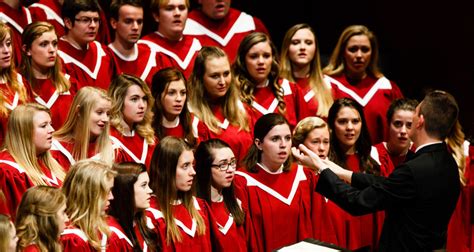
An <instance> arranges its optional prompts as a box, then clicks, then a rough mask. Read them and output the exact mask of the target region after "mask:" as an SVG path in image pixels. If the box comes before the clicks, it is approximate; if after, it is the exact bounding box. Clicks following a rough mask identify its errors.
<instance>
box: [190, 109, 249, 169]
mask: <svg viewBox="0 0 474 252" xmlns="http://www.w3.org/2000/svg"><path fill="white" fill-rule="evenodd" d="M246 111H247V113H246V115H247V118H248V119H247V120H248V122H249V124H252V123H251V122H252V121H253V119H252V118H251V113H252V112H251V110H250V108H248V106H246ZM212 112H213V113H214V116H215V117H216V118H217V119H218V120H219V121H220V122H221V123H223V122H224V120H226V118H225V117H224V115H223V111H222V107H218V106H216V107H213V108H212ZM249 126H250V129H249V131H248V132H247V131H245V130H239V125H232V124H230V123H229V125H228V126H227V128H225V129H224V128H222V127H221V128H220V130H221V132H220V133H215V132H212V131H211V130H209V128H208V127H207V126H206V125H205V124H204V122H203V121H199V124H198V135H199V141H206V140H209V139H211V138H218V139H221V140H222V141H224V142H226V143H227V144H229V146H230V148H231V149H232V151H233V152H234V155H235V157H236V158H237V160H238V161H239V162H240V161H242V160H243V159H244V157H245V155H247V153H248V150H249V149H250V146H252V144H253V134H252V132H253V125H249Z"/></svg>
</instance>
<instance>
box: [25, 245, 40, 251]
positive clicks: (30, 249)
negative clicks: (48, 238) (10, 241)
mask: <svg viewBox="0 0 474 252" xmlns="http://www.w3.org/2000/svg"><path fill="white" fill-rule="evenodd" d="M21 252H41V250H40V248H39V247H38V245H36V244H30V245H28V246H27V247H26V248H24V249H22V250H21Z"/></svg>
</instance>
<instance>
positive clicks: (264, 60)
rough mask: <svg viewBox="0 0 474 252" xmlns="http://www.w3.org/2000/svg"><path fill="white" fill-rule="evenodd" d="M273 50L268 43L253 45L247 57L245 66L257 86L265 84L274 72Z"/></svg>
mask: <svg viewBox="0 0 474 252" xmlns="http://www.w3.org/2000/svg"><path fill="white" fill-rule="evenodd" d="M272 60H273V54H272V48H271V47H270V44H269V43H268V41H265V42H260V43H257V44H255V45H253V46H252V47H251V48H250V50H249V51H248V52H247V54H246V55H245V65H246V67H247V71H248V72H249V74H250V77H251V78H252V79H253V80H254V81H255V84H256V85H259V84H263V83H264V82H265V81H266V80H267V78H268V75H269V74H270V71H271V70H272Z"/></svg>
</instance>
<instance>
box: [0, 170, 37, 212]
mask: <svg viewBox="0 0 474 252" xmlns="http://www.w3.org/2000/svg"><path fill="white" fill-rule="evenodd" d="M33 186H34V184H33V182H31V181H30V179H29V178H28V176H27V175H26V173H24V172H23V173H20V172H19V171H18V170H16V169H14V168H11V167H9V166H8V165H5V164H1V165H0V189H1V191H2V192H3V195H4V196H5V202H6V208H5V207H1V206H0V213H1V214H5V215H8V216H11V218H12V219H13V220H14V219H15V216H16V210H17V208H18V205H19V204H20V201H21V197H22V196H23V194H24V193H25V192H26V190H27V189H28V188H30V187H33Z"/></svg>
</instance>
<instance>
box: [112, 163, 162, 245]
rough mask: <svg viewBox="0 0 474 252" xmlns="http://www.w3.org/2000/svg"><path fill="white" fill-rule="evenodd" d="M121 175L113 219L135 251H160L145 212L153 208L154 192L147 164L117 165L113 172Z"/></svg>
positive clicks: (115, 185)
mask: <svg viewBox="0 0 474 252" xmlns="http://www.w3.org/2000/svg"><path fill="white" fill-rule="evenodd" d="M112 169H113V170H114V171H115V172H117V175H116V176H115V179H114V187H113V188H112V194H113V195H114V199H113V200H112V201H111V202H110V210H109V215H110V216H111V217H113V218H114V219H115V224H116V225H118V226H119V227H120V228H122V229H123V230H124V233H125V235H126V236H127V238H128V239H129V240H130V242H131V243H132V244H133V251H137V252H139V251H150V252H154V251H160V249H161V247H160V244H159V242H160V240H159V237H158V234H157V233H155V232H154V231H153V230H152V229H153V225H151V220H150V219H149V218H148V217H147V216H146V213H145V209H147V208H149V207H150V198H151V194H152V193H153V191H152V190H151V189H150V187H149V182H150V179H149V177H148V173H147V171H146V167H145V165H144V164H139V163H133V162H130V163H129V162H125V163H116V164H114V165H113V168H112Z"/></svg>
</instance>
